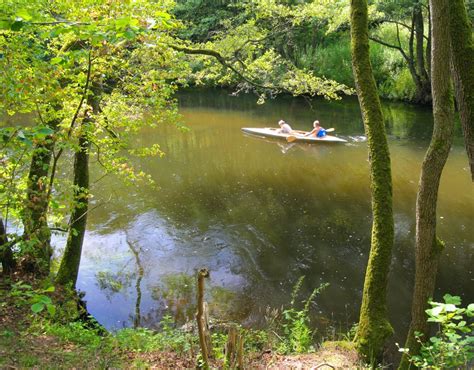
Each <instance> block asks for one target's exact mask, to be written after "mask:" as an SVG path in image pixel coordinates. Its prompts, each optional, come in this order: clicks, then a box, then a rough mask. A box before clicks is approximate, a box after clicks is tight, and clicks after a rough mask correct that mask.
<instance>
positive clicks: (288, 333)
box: [277, 276, 329, 354]
mask: <svg viewBox="0 0 474 370" xmlns="http://www.w3.org/2000/svg"><path fill="white" fill-rule="evenodd" d="M303 280H304V276H302V277H301V278H299V279H298V281H297V283H296V284H295V286H294V288H293V292H292V294H291V302H290V307H289V308H287V309H285V310H283V312H282V322H281V329H282V334H283V336H281V337H280V343H279V345H278V347H277V351H278V352H279V353H282V354H289V353H306V352H310V351H313V350H314V347H313V345H312V343H313V336H314V334H315V333H314V331H313V330H312V329H311V327H310V319H309V309H310V305H311V303H312V302H313V300H314V299H315V298H316V296H317V295H318V294H319V293H320V292H321V291H322V290H323V289H324V288H326V287H327V286H328V285H329V284H327V283H326V284H322V285H320V286H319V288H316V289H314V290H313V292H312V293H311V294H310V296H309V297H308V298H307V299H306V300H303V301H302V303H303V304H304V306H303V308H302V309H298V308H297V302H296V299H297V296H298V293H299V291H300V290H301V286H302V284H303Z"/></svg>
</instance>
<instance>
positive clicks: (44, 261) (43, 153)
mask: <svg viewBox="0 0 474 370" xmlns="http://www.w3.org/2000/svg"><path fill="white" fill-rule="evenodd" d="M58 124H59V121H57V120H54V121H52V122H50V123H49V124H48V126H49V127H50V128H51V129H52V130H53V131H56V129H57V127H58ZM53 148H54V136H53V135H48V136H46V137H45V138H44V139H43V140H42V141H41V142H38V143H36V144H35V147H34V149H33V155H32V157H31V165H30V171H29V173H28V181H27V189H26V202H25V206H24V208H23V214H22V220H23V227H24V231H23V239H24V240H25V241H26V242H28V245H29V250H28V251H27V252H26V256H25V259H24V262H25V266H24V267H25V268H26V269H28V270H32V271H34V272H37V273H39V274H48V273H49V268H50V262H51V255H52V249H51V230H50V229H49V226H48V208H49V196H48V178H49V170H50V166H51V159H52V157H53Z"/></svg>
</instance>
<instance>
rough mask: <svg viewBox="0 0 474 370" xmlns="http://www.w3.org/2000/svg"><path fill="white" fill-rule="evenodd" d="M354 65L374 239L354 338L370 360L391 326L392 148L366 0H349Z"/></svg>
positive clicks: (359, 348) (389, 331) (380, 348)
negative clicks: (371, 45) (372, 60)
mask: <svg viewBox="0 0 474 370" xmlns="http://www.w3.org/2000/svg"><path fill="white" fill-rule="evenodd" d="M351 49H352V67H353V70H354V78H355V81H356V89H357V96H358V98H359V104H360V107H361V111H362V118H363V121H364V126H365V132H366V135H367V139H368V149H369V157H370V178H371V189H372V215H373V224H372V239H371V248H370V255H369V261H368V266H367V271H366V275H365V282H364V292H363V297H362V307H361V311H360V319H359V327H358V330H357V337H356V343H357V347H358V350H359V352H360V353H361V354H362V355H363V356H364V357H365V358H366V359H368V360H372V359H377V358H380V356H381V354H382V350H383V348H384V345H385V341H386V340H387V338H388V337H390V336H391V335H392V332H393V329H392V327H391V325H390V323H389V321H388V318H387V302H386V293H387V281H388V273H389V269H390V262H391V256H392V246H393V235H394V226H393V211H392V176H391V169H390V153H389V149H388V143H387V137H386V134H385V127H384V122H383V116H382V109H381V105H380V100H379V97H378V95H377V88H376V85H375V80H374V76H373V73H372V66H371V65H370V59H369V38H368V15H367V0H351Z"/></svg>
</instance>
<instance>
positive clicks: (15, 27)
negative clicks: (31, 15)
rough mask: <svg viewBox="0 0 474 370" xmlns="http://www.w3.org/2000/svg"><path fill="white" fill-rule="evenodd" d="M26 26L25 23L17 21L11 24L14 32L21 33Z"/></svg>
mask: <svg viewBox="0 0 474 370" xmlns="http://www.w3.org/2000/svg"><path fill="white" fill-rule="evenodd" d="M24 25H25V22H23V21H20V20H16V21H15V22H13V23H12V24H11V26H10V29H11V30H12V31H19V30H21V29H22V28H23V26H24Z"/></svg>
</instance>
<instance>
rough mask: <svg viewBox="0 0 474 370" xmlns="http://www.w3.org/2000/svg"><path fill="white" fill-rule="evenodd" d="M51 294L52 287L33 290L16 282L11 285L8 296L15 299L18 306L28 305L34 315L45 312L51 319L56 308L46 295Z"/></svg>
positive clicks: (22, 283)
mask: <svg viewBox="0 0 474 370" xmlns="http://www.w3.org/2000/svg"><path fill="white" fill-rule="evenodd" d="M52 292H54V286H52V285H51V286H48V287H46V288H39V289H33V287H32V286H31V285H29V284H26V283H24V282H23V281H18V282H16V283H13V284H12V286H11V291H10V296H11V297H12V298H14V299H15V301H16V302H17V304H18V305H24V304H28V305H30V307H31V311H32V312H33V313H34V314H39V313H40V312H42V311H46V312H47V313H48V314H49V316H51V317H52V316H54V314H55V313H56V306H55V305H54V304H53V301H52V300H51V297H49V296H48V295H47V294H48V293H52Z"/></svg>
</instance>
